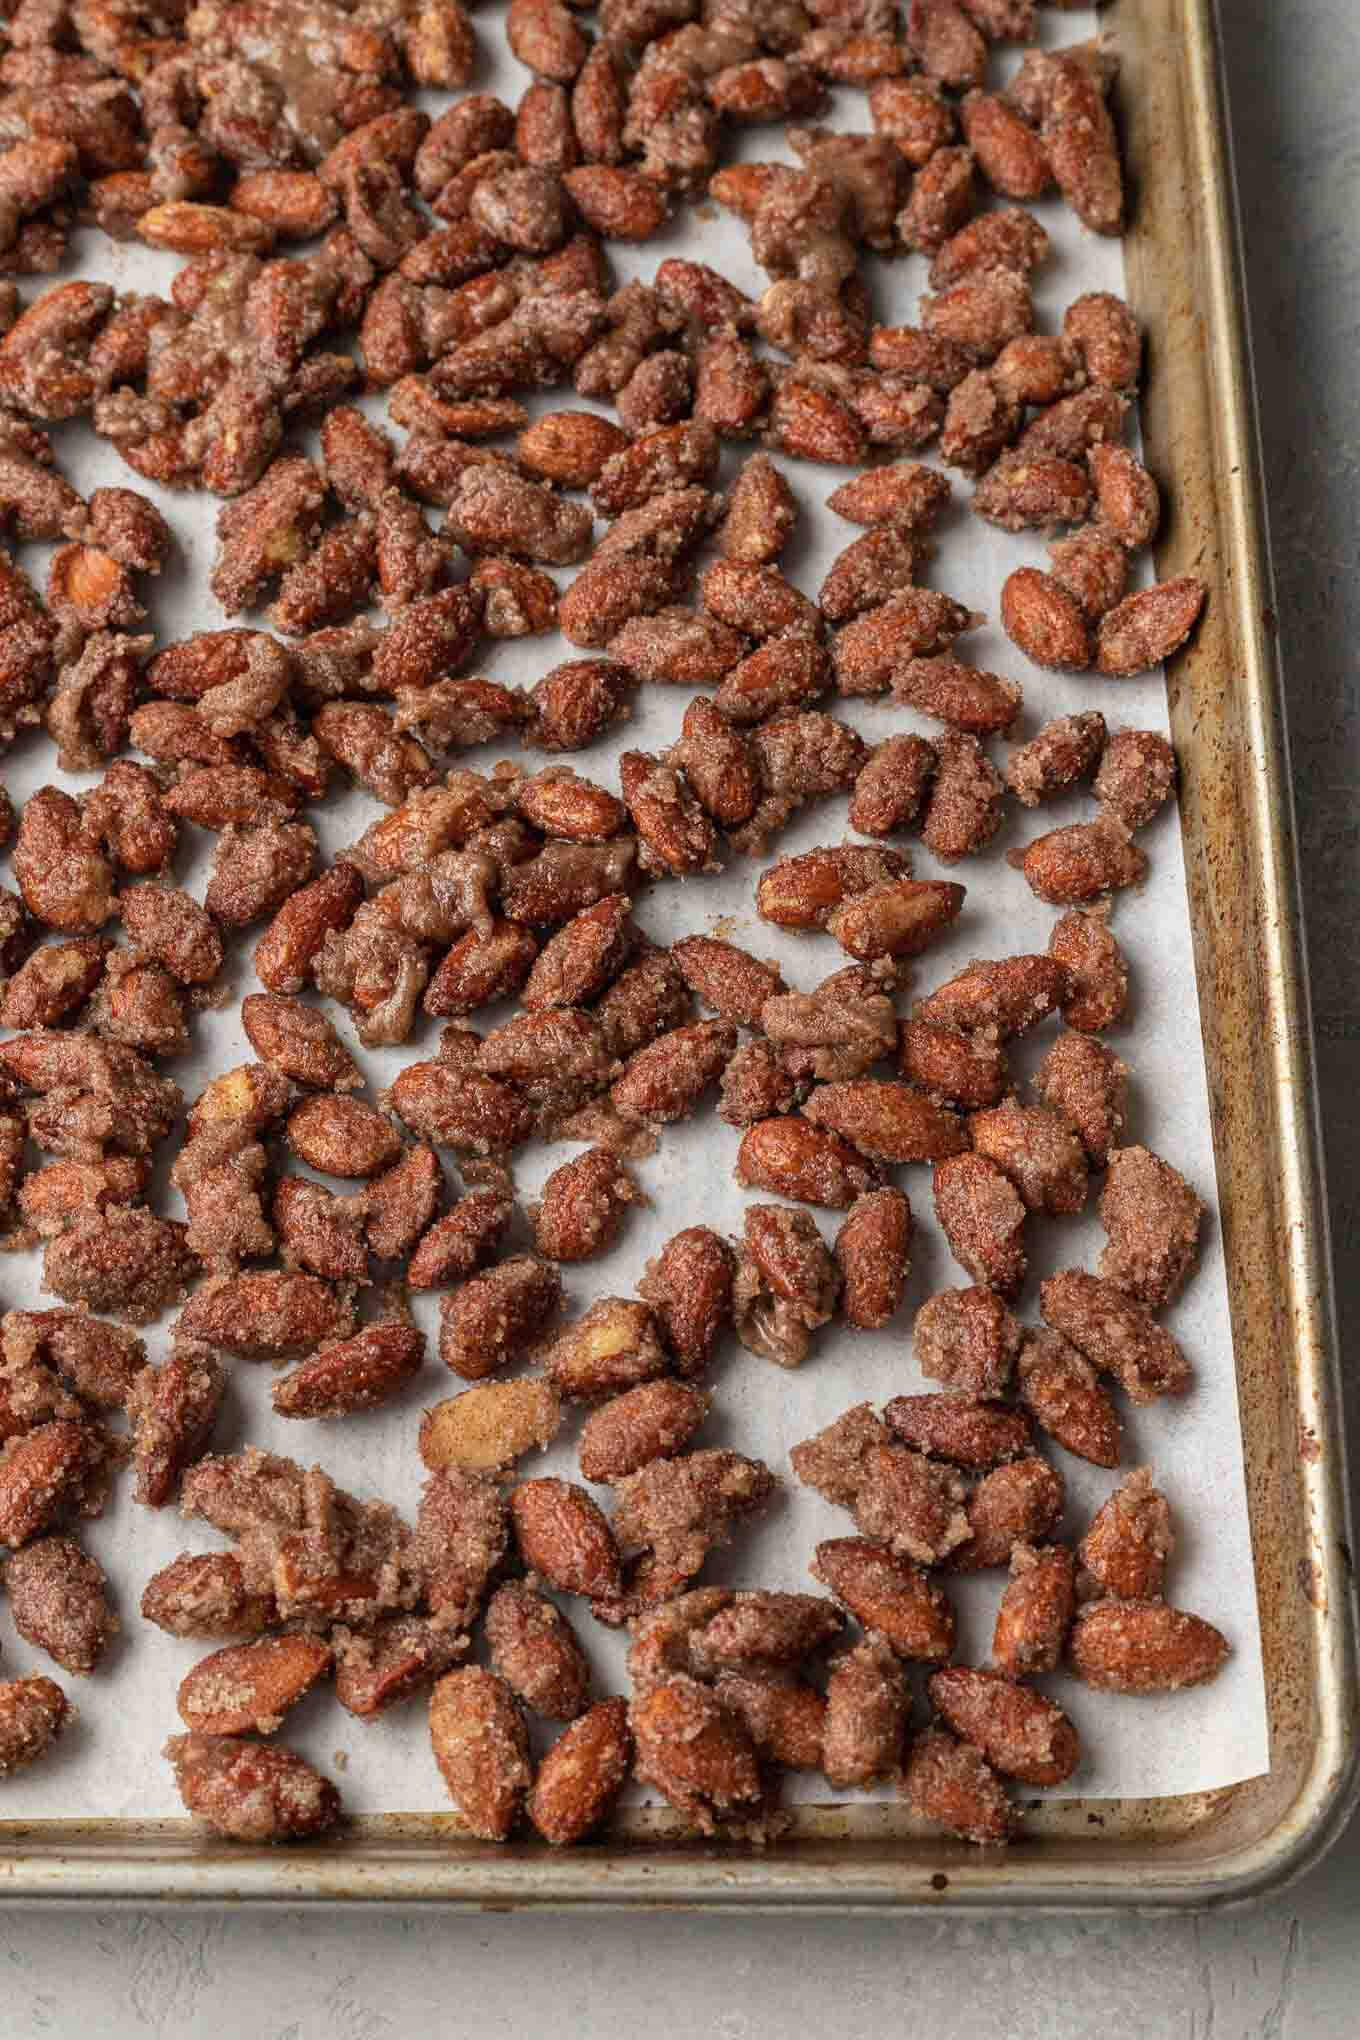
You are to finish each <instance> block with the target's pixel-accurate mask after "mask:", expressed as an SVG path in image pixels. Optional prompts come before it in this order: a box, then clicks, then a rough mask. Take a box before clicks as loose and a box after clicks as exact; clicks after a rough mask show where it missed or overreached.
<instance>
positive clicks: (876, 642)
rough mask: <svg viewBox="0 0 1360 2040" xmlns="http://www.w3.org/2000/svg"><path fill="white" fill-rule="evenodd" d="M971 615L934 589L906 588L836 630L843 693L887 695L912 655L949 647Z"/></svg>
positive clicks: (837, 664)
mask: <svg viewBox="0 0 1360 2040" xmlns="http://www.w3.org/2000/svg"><path fill="white" fill-rule="evenodd" d="M971 621H972V618H971V616H970V614H969V612H968V610H966V609H965V608H964V607H963V606H962V604H961V603H958V602H955V601H954V600H953V599H952V598H951V597H950V596H948V595H941V594H939V593H938V592H937V591H936V590H935V589H933V588H904V589H903V590H902V592H901V594H899V595H893V596H890V597H889V599H888V600H887V601H886V602H882V603H880V604H879V606H878V607H877V608H876V609H870V610H868V611H867V612H866V613H865V614H864V615H863V616H857V617H855V619H854V620H853V622H851V623H847V624H846V625H845V626H844V627H843V629H841V630H840V631H838V632H837V635H836V642H835V647H834V650H833V655H832V656H833V658H834V661H835V667H836V686H837V687H838V689H839V690H840V692H841V693H842V694H886V693H887V691H888V689H889V688H890V687H891V685H892V682H893V677H894V675H895V674H896V672H897V671H898V669H899V668H900V667H902V666H904V665H906V664H907V662H908V661H909V660H911V659H922V658H925V657H927V656H928V655H929V654H930V653H932V652H943V651H947V650H948V649H949V647H950V645H952V644H953V642H954V640H955V638H956V637H959V636H960V635H961V634H962V633H963V632H964V631H965V630H967V629H968V627H969V624H970V622H971Z"/></svg>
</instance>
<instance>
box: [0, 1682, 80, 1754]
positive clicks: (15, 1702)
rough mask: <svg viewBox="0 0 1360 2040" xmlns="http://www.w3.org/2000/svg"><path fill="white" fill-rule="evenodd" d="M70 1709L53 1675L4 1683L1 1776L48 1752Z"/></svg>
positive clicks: (0, 1719)
mask: <svg viewBox="0 0 1360 2040" xmlns="http://www.w3.org/2000/svg"><path fill="white" fill-rule="evenodd" d="M69 1713H70V1707H69V1704H68V1702H67V1699H66V1695H65V1694H64V1693H63V1692H62V1690H61V1687H60V1686H58V1685H57V1683H56V1681H55V1680H53V1679H44V1678H33V1679H9V1680H6V1681H5V1682H4V1683H3V1684H0V1777H5V1776H7V1775H8V1774H9V1773H10V1772H11V1771H17V1770H19V1769H20V1768H21V1767H22V1766H23V1765H24V1764H32V1763H35V1762H36V1761H37V1759H38V1758H39V1757H42V1756H45V1755H46V1754H47V1752H48V1750H49V1749H50V1748H51V1747H52V1744H53V1743H54V1742H55V1741H56V1739H57V1737H58V1736H59V1735H60V1734H61V1731H62V1729H63V1728H64V1727H65V1725H66V1720H67V1716H68V1715H69Z"/></svg>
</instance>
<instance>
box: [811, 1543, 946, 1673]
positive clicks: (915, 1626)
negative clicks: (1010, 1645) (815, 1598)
mask: <svg viewBox="0 0 1360 2040" xmlns="http://www.w3.org/2000/svg"><path fill="white" fill-rule="evenodd" d="M810 1570H811V1572H812V1575H813V1577H814V1578H815V1579H818V1580H820V1581H821V1582H822V1585H823V1586H824V1587H826V1588H827V1589H828V1591H829V1592H830V1593H831V1594H833V1595H834V1596H835V1598H836V1599H837V1600H838V1601H839V1602H840V1603H841V1605H842V1607H844V1608H846V1609H848V1610H849V1612H850V1614H852V1615H853V1616H854V1618H855V1620H856V1621H857V1622H859V1623H861V1624H862V1625H863V1626H864V1628H865V1629H867V1630H869V1631H871V1632H872V1633H873V1634H874V1635H876V1636H880V1637H882V1639H883V1640H884V1642H885V1643H887V1644H888V1645H889V1646H890V1647H891V1649H892V1650H893V1652H894V1653H895V1654H896V1656H898V1657H899V1658H906V1659H923V1660H924V1661H925V1662H927V1663H939V1662H940V1661H941V1660H943V1659H945V1658H948V1657H949V1656H950V1654H951V1652H952V1651H953V1648H954V1611H953V1609H952V1608H951V1606H950V1604H949V1599H948V1596H947V1595H946V1594H945V1592H944V1589H943V1588H942V1587H939V1586H937V1585H936V1584H935V1582H934V1581H933V1580H931V1579H930V1578H929V1576H928V1575H927V1574H926V1572H925V1571H924V1570H923V1569H922V1568H921V1567H920V1566H917V1565H913V1564H912V1563H911V1561H910V1560H909V1559H905V1558H899V1557H898V1556H897V1555H896V1554H895V1553H894V1552H892V1551H890V1550H889V1549H888V1547H887V1546H886V1545H884V1544H876V1543H874V1542H873V1541H872V1540H871V1539H869V1538H867V1537H833V1538H829V1539H827V1540H826V1542H824V1543H822V1544H819V1545H818V1546H817V1549H816V1552H815V1554H814V1556H813V1561H812V1565H811V1568H810Z"/></svg>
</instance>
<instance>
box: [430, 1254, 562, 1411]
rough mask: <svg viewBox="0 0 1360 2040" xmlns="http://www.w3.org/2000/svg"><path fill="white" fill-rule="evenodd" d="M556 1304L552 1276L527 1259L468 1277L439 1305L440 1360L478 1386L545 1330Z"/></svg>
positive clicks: (525, 1256) (556, 1287) (555, 1284)
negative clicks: (478, 1383)
mask: <svg viewBox="0 0 1360 2040" xmlns="http://www.w3.org/2000/svg"><path fill="white" fill-rule="evenodd" d="M560 1299H561V1282H560V1279H559V1277H558V1275H557V1272H556V1270H555V1269H553V1268H551V1267H549V1266H548V1265H547V1264H546V1263H545V1262H542V1261H536V1260H535V1259H534V1258H533V1257H532V1255H529V1254H521V1255H517V1256H516V1257H515V1258H514V1259H513V1260H509V1261H502V1262H500V1263H499V1264H498V1265H497V1266H496V1267H494V1268H489V1269H487V1270H486V1271H485V1273H483V1274H480V1275H472V1276H470V1277H469V1278H468V1279H467V1280H466V1281H464V1282H462V1283H460V1284H459V1286H458V1287H457V1288H455V1289H453V1290H452V1291H451V1292H450V1293H449V1295H447V1296H446V1297H445V1298H444V1299H443V1302H442V1305H441V1317H440V1333H439V1354H440V1358H441V1359H442V1360H443V1362H444V1364H445V1366H446V1367H448V1368H450V1369H451V1370H452V1371H453V1372H454V1373H455V1374H461V1375H462V1377H463V1379H464V1380H465V1381H482V1380H484V1379H485V1378H486V1377H487V1375H489V1374H495V1373H497V1372H498V1371H499V1370H500V1369H501V1368H502V1367H504V1366H505V1365H506V1364H507V1362H508V1361H510V1360H511V1359H512V1358H514V1357H515V1355H516V1353H517V1352H518V1351H520V1350H522V1349H523V1348H524V1347H525V1346H526V1345H527V1344H528V1343H529V1342H530V1341H531V1340H532V1339H534V1338H535V1337H536V1336H537V1335H538V1334H539V1333H540V1332H542V1331H543V1330H545V1329H546V1327H547V1325H548V1324H549V1323H550V1321H551V1319H552V1318H553V1316H554V1315H555V1314H556V1311H557V1308H558V1305H559V1302H560Z"/></svg>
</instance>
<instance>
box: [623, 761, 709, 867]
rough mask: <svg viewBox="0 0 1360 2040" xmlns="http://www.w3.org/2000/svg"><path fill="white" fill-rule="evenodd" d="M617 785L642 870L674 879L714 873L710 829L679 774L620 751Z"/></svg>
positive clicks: (660, 764)
mask: <svg viewBox="0 0 1360 2040" xmlns="http://www.w3.org/2000/svg"><path fill="white" fill-rule="evenodd" d="M619 784H620V786H621V787H622V789H623V797H624V800H625V802H626V803H627V806H628V812H629V814H630V815H631V816H632V819H633V826H634V828H635V829H636V830H637V833H638V837H639V839H640V841H641V843H642V846H643V861H644V865H645V867H646V868H648V869H650V870H653V871H663V872H667V871H668V872H671V873H673V874H674V876H675V877H677V878H685V877H688V876H689V875H690V874H691V873H693V872H696V871H710V870H713V869H715V868H716V859H715V857H714V854H713V853H714V851H715V849H716V847H717V837H716V835H715V833H714V830H713V825H712V823H711V822H710V821H709V819H708V817H707V815H706V814H705V813H704V812H703V810H702V808H701V807H700V806H699V804H698V802H697V801H696V800H695V799H694V797H693V795H692V794H691V793H690V792H689V790H688V788H687V787H686V785H685V783H684V780H683V779H682V778H681V776H680V774H679V773H677V772H675V771H674V770H673V769H672V768H671V767H670V766H669V765H664V764H663V763H662V762H661V760H660V759H659V758H655V757H653V756H651V754H650V753H648V752H646V751H625V752H624V753H623V754H622V756H621V757H620V759H619Z"/></svg>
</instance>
